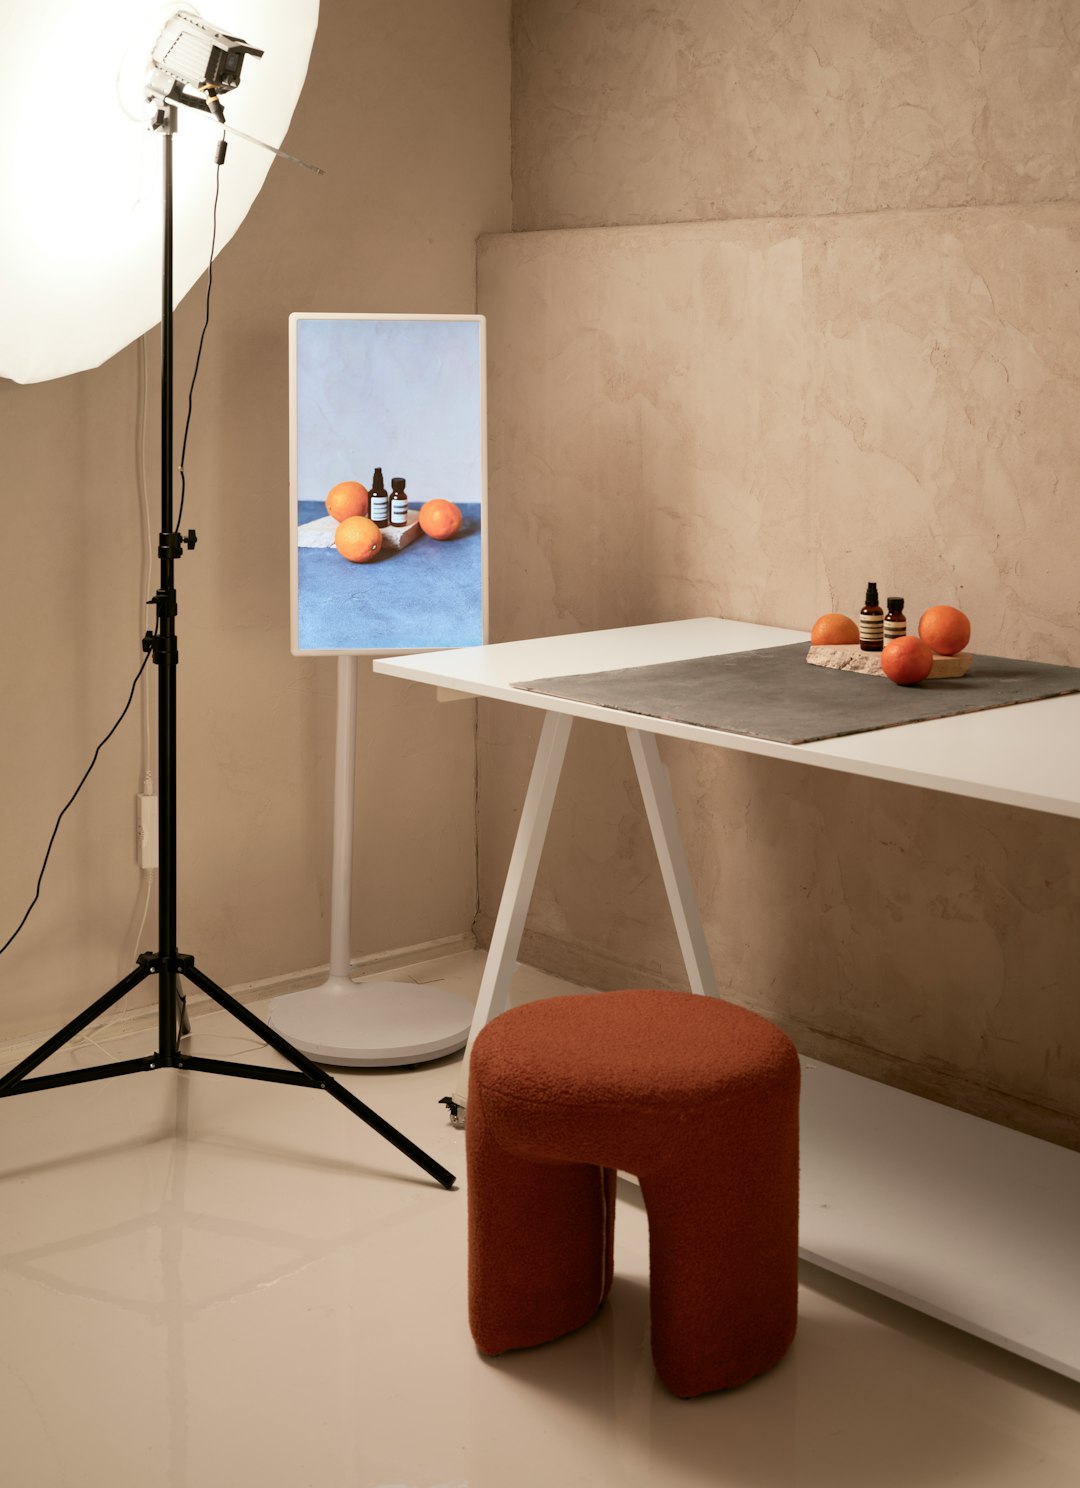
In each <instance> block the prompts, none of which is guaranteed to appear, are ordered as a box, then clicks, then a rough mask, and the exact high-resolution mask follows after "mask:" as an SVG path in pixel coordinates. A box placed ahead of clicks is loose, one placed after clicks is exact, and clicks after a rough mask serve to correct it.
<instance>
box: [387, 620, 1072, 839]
mask: <svg viewBox="0 0 1080 1488" xmlns="http://www.w3.org/2000/svg"><path fill="white" fill-rule="evenodd" d="M809 639H810V638H809V636H808V634H807V633H806V632H805V631H798V630H783V629H780V628H779V627H776V626H771V625H751V624H748V623H746V622H744V621H740V620H717V619H700V620H669V621H664V622H662V623H661V624H658V625H635V626H628V627H625V628H623V629H619V630H597V631H587V632H584V633H583V634H580V635H564V636H543V637H538V638H536V639H533V640H525V641H504V642H501V643H499V644H496V645H490V646H475V647H468V648H464V649H462V650H457V651H428V652H423V653H422V654H420V655H414V656H388V657H384V658H380V659H379V660H377V661H375V663H374V668H375V670H376V671H377V672H381V673H384V674H385V675H387V676H391V677H401V678H404V679H405V680H407V681H412V682H426V683H430V684H431V685H432V686H435V687H444V688H449V689H451V690H452V691H457V692H466V693H470V694H472V695H474V696H477V697H489V698H500V699H502V700H504V701H507V702H512V703H517V704H518V705H519V706H522V707H527V708H540V709H543V710H545V711H549V712H557V713H570V714H573V715H574V716H575V717H579V718H591V719H595V720H597V721H599V722H602V723H613V724H618V725H620V726H621V727H623V728H633V729H640V730H642V731H644V732H650V733H656V734H666V735H669V736H671V737H673V738H678V739H692V740H695V741H697V742H699V743H704V744H714V745H720V746H722V747H723V748H725V749H739V750H742V751H743V752H744V753H747V754H764V755H768V756H769V757H771V758H775V759H788V760H796V761H799V762H801V763H802V764H806V765H821V766H824V767H825V768H826V769H832V770H846V771H848V772H850V773H851V774H854V775H869V776H873V777H875V778H876V779H881V780H895V781H898V782H900V783H901V784H905V785H920V786H923V787H924V788H926V789H929V790H941V791H948V792H950V793H951V794H954V795H961V796H974V797H975V798H976V799H978V800H984V801H998V802H1002V803H1004V804H1006V805H1011V806H1023V807H1027V808H1028V809H1030V810H1034V811H1049V812H1053V813H1054V814H1055V815H1059V816H1071V817H1080V693H1072V694H1070V695H1068V696H1067V697H1060V698H1048V699H1045V700H1044V701H1041V702H1035V703H1020V704H1017V705H1015V706H1013V707H1006V708H992V709H985V710H983V711H982V712H978V713H964V714H960V715H958V716H955V717H952V718H938V719H934V720H932V721H930V722H927V723H909V724H904V725H903V726H901V727H899V728H886V729H876V730H874V731H872V732H870V733H864V734H848V735H845V736H844V737H842V738H839V739H821V740H818V741H816V742H814V743H811V744H781V743H777V742H775V741H773V740H771V739H752V738H747V737H745V736H743V735H741V734H732V733H727V732H726V731H723V730H719V729H709V728H702V727H700V726H698V725H694V724H685V723H678V722H675V721H673V720H670V719H665V718H650V717H648V716H646V715H644V714H640V713H628V712H624V711H622V710H620V709H614V708H603V707H598V706H596V705H594V704H590V703H579V702H575V701H574V700H573V699H571V698H556V697H548V696H545V695H543V694H541V693H535V692H523V691H521V690H520V689H518V688H515V687H514V685H513V684H514V683H515V682H529V681H534V680H537V679H539V678H543V677H555V676H566V675H571V674H576V673H581V672H601V671H609V670H614V669H615V668H618V667H633V666H648V665H651V664H653V663H656V662H664V661H681V660H686V659H688V658H690V657H695V656H717V655H720V654H722V653H724V652H733V651H753V650H757V649H759V648H761V647H765V646H782V645H785V644H789V643H792V642H796V641H806V642H809ZM882 685H883V686H884V685H885V683H884V682H883V683H882Z"/></svg>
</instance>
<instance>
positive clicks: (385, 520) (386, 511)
mask: <svg viewBox="0 0 1080 1488" xmlns="http://www.w3.org/2000/svg"><path fill="white" fill-rule="evenodd" d="M368 516H369V517H370V518H371V520H372V521H373V522H374V523H375V526H376V527H388V526H389V525H390V493H389V492H388V491H387V489H386V486H385V484H384V483H383V474H382V466H381V465H376V467H375V474H374V475H373V476H372V477H371V491H370V492H369V493H368Z"/></svg>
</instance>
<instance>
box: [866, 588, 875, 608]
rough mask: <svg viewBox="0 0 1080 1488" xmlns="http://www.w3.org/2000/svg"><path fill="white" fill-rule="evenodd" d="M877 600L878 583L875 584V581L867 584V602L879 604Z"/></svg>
mask: <svg viewBox="0 0 1080 1488" xmlns="http://www.w3.org/2000/svg"><path fill="white" fill-rule="evenodd" d="M877 602H878V597H877V585H876V584H874V583H870V584H867V586H866V603H867V604H877Z"/></svg>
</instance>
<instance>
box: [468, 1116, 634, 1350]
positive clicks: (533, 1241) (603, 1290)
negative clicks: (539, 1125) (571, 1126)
mask: <svg viewBox="0 0 1080 1488" xmlns="http://www.w3.org/2000/svg"><path fill="white" fill-rule="evenodd" d="M489 1128H490V1122H489V1121H487V1120H486V1119H485V1110H484V1101H483V1099H482V1098H480V1099H478V1098H477V1097H476V1095H475V1092H474V1093H473V1098H472V1100H471V1101H470V1103H469V1119H468V1123H467V1124H466V1128H465V1134H466V1157H467V1165H468V1208H469V1326H470V1328H471V1330H472V1335H473V1339H474V1341H475V1342H476V1346H477V1348H479V1349H480V1351H481V1352H482V1353H485V1354H501V1353H504V1352H505V1351H506V1350H507V1349H516V1348H531V1347H533V1346H534V1345H535V1344H538V1343H548V1342H550V1341H551V1340H552V1339H554V1338H561V1337H562V1336H563V1334H565V1333H571V1332H573V1331H574V1330H575V1329H576V1328H580V1327H581V1326H582V1325H583V1324H584V1323H587V1322H588V1321H589V1319H590V1318H591V1317H593V1316H594V1315H595V1314H596V1312H597V1311H598V1310H599V1308H600V1307H601V1305H602V1303H603V1301H604V1299H605V1298H606V1296H607V1294H608V1292H609V1290H610V1289H611V1265H612V1255H613V1248H614V1226H615V1172H614V1170H613V1169H605V1168H600V1167H595V1166H593V1165H591V1164H587V1163H555V1162H545V1163H538V1162H534V1161H532V1160H531V1159H530V1158H525V1157H520V1156H518V1155H517V1154H515V1153H512V1152H508V1151H507V1150H506V1149H505V1148H503V1147H502V1146H501V1145H500V1144H499V1142H498V1141H497V1140H496V1139H495V1137H494V1136H493V1135H492V1134H491V1132H490V1129H489Z"/></svg>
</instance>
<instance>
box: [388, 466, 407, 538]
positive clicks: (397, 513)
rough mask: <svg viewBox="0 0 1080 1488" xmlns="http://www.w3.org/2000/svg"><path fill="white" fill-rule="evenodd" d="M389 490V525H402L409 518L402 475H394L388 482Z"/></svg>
mask: <svg viewBox="0 0 1080 1488" xmlns="http://www.w3.org/2000/svg"><path fill="white" fill-rule="evenodd" d="M390 491H391V495H390V526H391V527H404V526H405V525H406V523H407V522H408V520H409V498H408V495H407V494H406V491H405V477H404V476H403V475H395V476H394V478H393V479H392V480H391V482H390Z"/></svg>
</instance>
